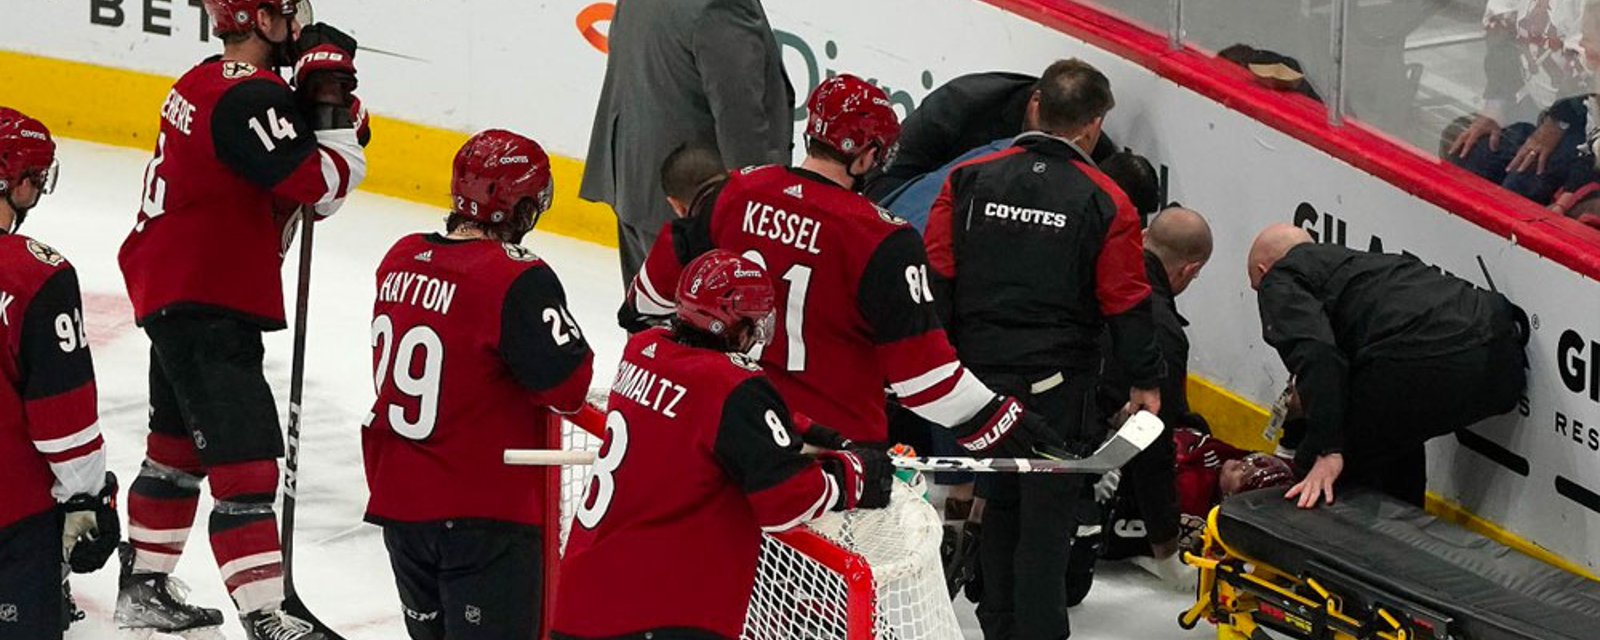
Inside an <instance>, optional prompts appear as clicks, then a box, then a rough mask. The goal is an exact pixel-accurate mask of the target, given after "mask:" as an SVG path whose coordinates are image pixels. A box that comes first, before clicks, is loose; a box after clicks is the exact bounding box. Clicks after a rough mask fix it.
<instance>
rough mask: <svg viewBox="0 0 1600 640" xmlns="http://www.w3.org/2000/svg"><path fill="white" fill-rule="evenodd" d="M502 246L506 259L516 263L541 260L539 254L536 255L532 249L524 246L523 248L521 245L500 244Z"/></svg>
mask: <svg viewBox="0 0 1600 640" xmlns="http://www.w3.org/2000/svg"><path fill="white" fill-rule="evenodd" d="M500 246H502V247H504V248H505V250H506V257H507V258H511V259H512V260H513V261H516V262H537V261H538V260H539V256H538V254H535V253H534V252H533V250H532V249H529V248H527V247H524V246H522V245H520V244H511V243H509V242H502V243H500Z"/></svg>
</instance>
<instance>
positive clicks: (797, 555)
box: [546, 420, 961, 640]
mask: <svg viewBox="0 0 1600 640" xmlns="http://www.w3.org/2000/svg"><path fill="white" fill-rule="evenodd" d="M580 421H582V422H588V421H587V420H580ZM556 422H559V423H560V425H559V427H556V428H559V429H560V431H559V433H560V434H561V435H560V442H561V445H562V448H565V449H579V450H591V451H593V450H599V448H600V444H601V438H600V437H599V436H598V435H597V434H596V432H593V431H590V430H587V429H586V428H585V427H583V426H579V425H577V424H573V423H572V422H568V421H565V420H558V421H556ZM552 475H554V474H552ZM560 476H561V477H560V480H559V482H560V486H559V492H558V494H557V495H560V496H561V501H560V505H559V517H560V522H561V530H560V531H561V534H560V537H559V540H558V541H556V540H552V541H551V542H552V543H553V544H551V545H550V546H551V547H555V549H553V550H552V551H551V552H552V553H559V550H562V549H565V547H566V539H567V532H568V531H569V530H570V527H571V525H572V514H573V510H574V507H573V505H575V504H577V502H578V501H579V500H581V499H582V497H583V491H584V486H585V481H586V480H587V477H588V469H587V468H584V467H566V468H563V469H562V470H561V473H560ZM942 533H943V531H942V523H941V522H940V520H939V516H938V514H937V513H936V512H935V511H934V509H933V507H932V506H930V505H929V504H928V503H927V501H925V500H923V499H922V497H921V496H920V495H919V494H918V492H917V491H916V490H914V489H913V488H912V487H910V486H909V485H907V484H906V483H903V482H896V483H895V488H894V494H893V496H892V498H891V499H890V503H889V507H888V508H886V509H875V510H870V511H855V512H848V513H830V514H828V515H826V516H824V517H822V518H819V519H818V520H815V521H813V522H811V523H808V524H807V525H805V526H802V527H799V528H796V529H793V530H790V531H785V532H782V533H777V534H769V535H764V536H763V540H762V545H761V555H760V559H759V560H758V564H757V566H756V581H755V588H754V590H753V592H752V593H751V598H750V608H749V610H748V613H747V614H746V617H745V625H744V632H743V634H742V635H741V638H743V639H747V640H780V639H781V640H842V639H847V640H865V639H867V638H882V639H891V638H892V639H894V640H945V639H958V638H961V628H960V624H959V623H958V622H957V621H956V616H955V610H954V609H952V608H951V604H950V597H949V594H948V592H947V591H946V589H945V583H944V570H943V568H942V565H941V561H940V558H939V543H940V539H941V535H942ZM557 562H559V560H558V557H550V558H547V562H546V571H547V572H548V573H547V575H548V576H550V580H549V582H547V584H548V585H553V584H555V583H556V581H557V580H559V576H557V575H556V573H555V571H554V568H555V566H556V563H557Z"/></svg>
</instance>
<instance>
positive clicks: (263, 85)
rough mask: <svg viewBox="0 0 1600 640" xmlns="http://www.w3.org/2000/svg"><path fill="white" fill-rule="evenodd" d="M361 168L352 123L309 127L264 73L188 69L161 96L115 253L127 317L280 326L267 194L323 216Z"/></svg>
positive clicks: (243, 66)
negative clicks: (152, 143)
mask: <svg viewBox="0 0 1600 640" xmlns="http://www.w3.org/2000/svg"><path fill="white" fill-rule="evenodd" d="M365 174H366V159H365V155H364V154H363V152H362V149H361V145H360V143H359V142H358V140H357V136H356V130H355V129H337V130H325V131H314V130H313V129H312V128H311V124H310V123H308V122H307V121H306V119H305V118H304V117H302V115H301V113H300V107H299V106H298V105H297V104H296V101H295V97H294V93H293V92H292V91H290V89H289V86H288V85H287V84H285V83H284V81H283V79H282V78H280V77H278V75H277V74H276V73H273V72H272V71H271V70H268V69H259V68H256V67H254V66H252V65H250V64H247V63H243V62H237V61H227V60H220V59H216V58H213V59H211V60H208V61H207V62H205V63H202V64H200V65H199V66H197V67H195V68H193V69H191V70H189V72H188V73H186V74H184V76H183V77H182V78H180V79H179V80H178V82H177V84H175V85H173V87H172V91H171V92H170V93H168V94H167V100H166V102H165V103H164V104H163V105H162V108H161V132H160V134H159V136H158V137H157V138H156V150H155V157H154V158H153V159H151V161H150V164H149V166H148V167H147V168H146V169H145V176H144V201H143V204H142V205H141V206H140V208H139V217H138V222H137V224H135V225H134V227H133V231H132V232H131V233H130V234H129V235H128V238H127V240H126V241H124V242H123V244H122V251H121V253H120V255H119V256H118V258H119V261H120V262H121V264H122V273H123V276H124V278H125V279H126V280H127V285H128V295H129V297H130V298H132V300H133V310H134V317H135V319H137V320H138V321H139V322H141V323H142V322H144V321H146V320H149V319H150V318H151V317H154V316H156V315H158V314H161V313H165V312H169V311H175V310H184V309H197V308H199V309H209V310H213V311H217V310H220V311H224V312H228V313H232V314H236V315H239V316H242V317H244V318H245V319H248V320H251V321H253V322H255V323H257V324H260V325H261V326H263V327H264V328H268V329H281V328H283V327H284V312H283V282H282V276H281V267H282V260H281V257H280V255H281V254H280V250H281V248H282V247H281V242H282V238H283V235H282V232H281V230H280V228H279V223H280V221H279V220H275V219H274V211H273V207H274V200H275V199H281V200H283V201H286V202H289V203H296V204H304V205H307V206H309V207H314V208H315V209H316V211H317V213H318V214H319V215H323V216H326V215H330V214H332V213H333V212H334V211H335V210H336V209H337V208H338V207H339V205H340V204H342V203H343V201H344V197H345V195H346V194H348V193H349V192H350V191H352V190H353V189H355V187H356V185H358V184H360V182H361V180H362V178H363V177H364V176H365Z"/></svg>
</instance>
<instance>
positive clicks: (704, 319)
mask: <svg viewBox="0 0 1600 640" xmlns="http://www.w3.org/2000/svg"><path fill="white" fill-rule="evenodd" d="M775 297H776V294H774V293H773V291H772V280H771V279H770V278H768V277H767V271H766V269H762V268H761V265H758V264H756V263H755V262H752V261H750V260H747V259H745V258H743V257H740V256H739V255H737V254H735V253H733V252H732V251H727V250H724V249H712V250H711V251H708V252H706V253H705V254H704V255H701V256H700V257H698V258H695V259H694V260H693V261H691V262H690V263H689V266H687V267H684V269H683V275H682V276H679V278H678V322H681V323H683V324H685V325H688V326H690V327H694V328H695V329H697V330H699V331H701V332H703V333H708V334H711V335H714V336H721V337H725V338H730V339H738V338H739V337H740V336H739V333H738V331H739V329H740V328H741V327H745V326H749V327H750V329H751V330H752V331H753V336H752V337H753V338H754V340H755V342H756V343H758V344H765V343H766V342H767V340H769V339H771V338H772V329H773V322H774V318H775V316H774V309H776V303H774V302H773V300H774V299H775ZM733 346H738V345H733ZM740 350H742V349H740Z"/></svg>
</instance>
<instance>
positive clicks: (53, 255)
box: [28, 238, 67, 267]
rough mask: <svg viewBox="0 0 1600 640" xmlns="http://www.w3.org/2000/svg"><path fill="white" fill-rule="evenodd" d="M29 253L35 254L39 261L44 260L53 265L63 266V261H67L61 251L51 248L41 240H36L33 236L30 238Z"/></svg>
mask: <svg viewBox="0 0 1600 640" xmlns="http://www.w3.org/2000/svg"><path fill="white" fill-rule="evenodd" d="M28 253H31V254H33V257H34V259H36V260H38V261H39V262H43V263H45V264H47V265H49V266H52V267H59V266H61V263H63V262H66V261H67V259H66V257H64V256H62V255H61V252H59V251H56V250H55V249H52V248H50V245H47V244H45V243H43V242H39V241H38V240H34V239H32V238H29V239H28Z"/></svg>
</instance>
